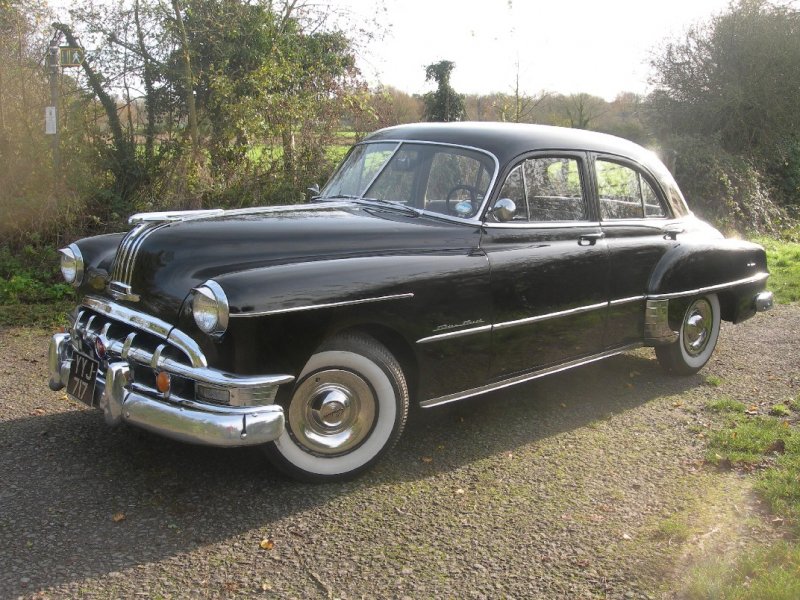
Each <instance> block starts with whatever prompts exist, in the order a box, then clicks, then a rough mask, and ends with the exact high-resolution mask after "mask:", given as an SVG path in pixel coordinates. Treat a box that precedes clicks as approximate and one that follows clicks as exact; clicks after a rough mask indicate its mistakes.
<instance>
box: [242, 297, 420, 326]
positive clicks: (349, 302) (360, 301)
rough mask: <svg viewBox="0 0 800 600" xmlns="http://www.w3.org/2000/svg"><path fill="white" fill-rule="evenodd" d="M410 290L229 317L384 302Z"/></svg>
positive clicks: (261, 315)
mask: <svg viewBox="0 0 800 600" xmlns="http://www.w3.org/2000/svg"><path fill="white" fill-rule="evenodd" d="M413 297H414V294H413V293H412V292H407V293H405V294H392V295H390V296H377V297H375V298H359V299H358V300H344V301H342V302H327V303H325V304H309V305H306V306H291V307H289V308H276V309H274V310H264V311H259V312H249V313H231V315H230V318H231V319H234V318H249V317H265V316H267V315H281V314H284V313H292V312H300V311H304V310H316V309H319V308H338V307H340V306H355V305H357V304H367V303H368V302H386V301H387V300H403V299H406V298H413Z"/></svg>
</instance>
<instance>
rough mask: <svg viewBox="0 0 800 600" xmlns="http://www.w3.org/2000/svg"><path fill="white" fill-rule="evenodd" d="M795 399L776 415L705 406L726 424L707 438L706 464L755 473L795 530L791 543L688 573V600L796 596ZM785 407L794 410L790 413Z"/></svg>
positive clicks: (799, 477) (799, 490)
mask: <svg viewBox="0 0 800 600" xmlns="http://www.w3.org/2000/svg"><path fill="white" fill-rule="evenodd" d="M797 405H798V401H797V399H795V400H793V401H791V402H787V403H786V404H781V405H778V406H781V407H783V408H784V409H785V412H784V411H781V414H780V416H763V415H757V416H748V415H747V414H746V413H745V412H744V411H743V410H742V408H743V407H744V405H742V404H741V403H738V402H735V401H731V400H729V399H724V398H723V399H721V400H715V401H713V402H711V403H709V405H708V408H709V410H711V411H714V412H716V413H720V414H722V415H723V418H724V419H725V421H726V423H725V426H724V427H722V428H721V429H718V430H717V431H715V432H714V433H713V434H712V435H711V436H710V437H709V444H708V449H707V454H706V458H707V459H708V461H709V462H711V463H714V464H717V465H722V466H729V467H733V468H741V469H743V470H745V471H750V472H752V473H754V475H753V476H754V477H756V481H755V486H754V487H755V489H756V490H757V491H758V492H759V493H760V494H761V496H762V497H763V498H764V499H765V500H766V501H767V503H768V504H769V507H770V509H771V510H772V512H773V513H774V514H775V515H777V516H778V518H782V519H784V520H785V522H786V523H787V524H788V525H789V526H790V528H791V531H793V533H794V536H793V539H791V540H787V541H783V542H781V543H780V544H776V545H773V546H770V547H762V548H755V549H752V550H749V551H747V552H744V553H742V554H741V555H740V556H738V557H737V559H736V560H735V561H734V562H733V563H732V564H731V563H729V562H725V561H724V560H722V559H716V560H713V561H711V562H710V563H706V564H703V565H701V566H699V567H697V568H696V569H694V571H693V572H692V574H691V577H690V580H689V584H688V587H687V590H686V595H687V597H689V598H697V599H699V598H703V599H705V598H708V599H711V598H714V599H717V598H719V599H732V600H768V599H774V600H782V599H787V600H788V599H796V598H800V540H798V536H799V535H800V430H798V428H797V421H798V416H799V415H798V414H797V413H796V412H792V410H793V409H794V410H796V409H795V407H797ZM789 406H791V407H792V409H789Z"/></svg>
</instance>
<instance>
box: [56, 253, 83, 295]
mask: <svg viewBox="0 0 800 600" xmlns="http://www.w3.org/2000/svg"><path fill="white" fill-rule="evenodd" d="M58 252H59V254H60V255H61V275H63V277H64V281H66V282H67V283H70V284H72V285H74V286H75V287H78V286H79V285H80V284H81V282H82V281H83V255H82V254H81V251H80V250H79V249H78V246H76V245H75V244H70V245H69V246H67V247H66V248H61V249H60V250H59V251H58Z"/></svg>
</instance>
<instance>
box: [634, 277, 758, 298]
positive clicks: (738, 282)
mask: <svg viewBox="0 0 800 600" xmlns="http://www.w3.org/2000/svg"><path fill="white" fill-rule="evenodd" d="M767 277H769V273H756V274H755V275H752V276H751V277H745V278H744V279H738V280H736V281H730V282H728V283H718V284H717V285H709V286H707V287H702V288H697V289H696V290H687V291H685V292H671V293H669V294H648V295H647V298H648V299H649V300H671V299H672V298H682V297H684V296H699V295H701V294H708V293H709V292H716V291H718V290H724V289H725V288H729V287H734V286H737V285H747V284H748V283H758V282H759V281H764V280H765V279H766V278H767Z"/></svg>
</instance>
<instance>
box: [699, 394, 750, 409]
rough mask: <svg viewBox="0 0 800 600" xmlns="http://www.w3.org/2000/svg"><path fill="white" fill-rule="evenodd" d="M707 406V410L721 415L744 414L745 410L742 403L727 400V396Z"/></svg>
mask: <svg viewBox="0 0 800 600" xmlns="http://www.w3.org/2000/svg"><path fill="white" fill-rule="evenodd" d="M707 406H708V409H709V410H713V411H714V412H723V413H725V412H730V413H744V411H745V410H747V406H745V405H744V403H743V402H739V401H738V400H734V399H733V398H728V397H727V396H722V397H721V398H717V399H716V400H712V401H711V402H709V403H708V405H707Z"/></svg>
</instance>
